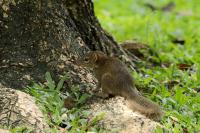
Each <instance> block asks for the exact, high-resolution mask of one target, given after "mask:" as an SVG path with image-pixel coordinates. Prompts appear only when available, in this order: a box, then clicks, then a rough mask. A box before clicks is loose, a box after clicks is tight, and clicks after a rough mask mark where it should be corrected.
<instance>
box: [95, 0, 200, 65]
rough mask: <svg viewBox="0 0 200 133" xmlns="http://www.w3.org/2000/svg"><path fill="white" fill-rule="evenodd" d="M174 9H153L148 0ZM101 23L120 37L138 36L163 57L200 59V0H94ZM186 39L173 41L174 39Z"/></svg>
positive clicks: (159, 6) (173, 60)
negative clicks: (171, 6) (176, 42)
mask: <svg viewBox="0 0 200 133" xmlns="http://www.w3.org/2000/svg"><path fill="white" fill-rule="evenodd" d="M170 2H173V4H174V7H173V9H172V10H171V11H161V10H156V11H154V12H153V11H152V10H151V9H150V8H149V7H148V6H146V4H147V3H148V4H151V5H154V6H155V7H158V8H162V7H164V6H166V5H167V4H168V3H170ZM94 7H95V12H96V15H97V17H98V19H99V20H100V23H101V24H102V26H103V27H104V29H106V30H107V31H109V32H110V33H111V34H112V35H113V36H114V37H115V39H116V40H117V41H119V42H121V41H125V40H132V39H137V40H139V41H140V42H145V43H147V44H149V45H151V46H152V47H153V49H154V50H156V51H157V52H158V53H160V54H159V56H160V58H161V60H163V61H172V62H182V63H183V62H192V63H197V62H200V58H199V56H200V40H199V38H200V0H173V1H169V0H95V1H94ZM175 38H177V39H181V40H184V41H185V44H184V45H174V44H173V43H172V41H171V40H172V39H175Z"/></svg>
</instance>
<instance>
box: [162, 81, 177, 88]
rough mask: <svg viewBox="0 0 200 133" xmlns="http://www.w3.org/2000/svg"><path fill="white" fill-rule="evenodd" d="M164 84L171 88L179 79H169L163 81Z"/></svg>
mask: <svg viewBox="0 0 200 133" xmlns="http://www.w3.org/2000/svg"><path fill="white" fill-rule="evenodd" d="M163 83H164V84H165V85H167V87H168V88H172V87H174V86H175V85H177V84H179V83H180V81H179V80H170V81H164V82H163Z"/></svg>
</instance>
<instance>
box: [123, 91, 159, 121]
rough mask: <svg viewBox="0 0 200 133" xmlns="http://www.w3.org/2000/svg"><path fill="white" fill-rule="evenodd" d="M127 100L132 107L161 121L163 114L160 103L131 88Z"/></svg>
mask: <svg viewBox="0 0 200 133" xmlns="http://www.w3.org/2000/svg"><path fill="white" fill-rule="evenodd" d="M127 100H128V103H129V107H130V108H131V109H133V110H137V111H139V112H141V113H143V114H145V115H146V116H147V117H149V118H151V119H154V120H156V121H159V120H160V119H161V117H162V115H163V112H162V110H161V108H160V107H159V105H157V104H156V103H154V102H153V101H151V100H149V99H147V98H145V97H144V96H142V95H140V94H139V93H138V92H137V91H136V90H133V89H131V91H130V93H129V95H128V97H127Z"/></svg>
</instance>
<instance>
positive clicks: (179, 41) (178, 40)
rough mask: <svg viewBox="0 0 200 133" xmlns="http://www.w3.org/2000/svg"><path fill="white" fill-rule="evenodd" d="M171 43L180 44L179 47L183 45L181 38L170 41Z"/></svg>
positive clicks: (183, 41)
mask: <svg viewBox="0 0 200 133" xmlns="http://www.w3.org/2000/svg"><path fill="white" fill-rule="evenodd" d="M172 42H173V43H175V44H180V45H184V44H185V40H184V39H181V38H175V39H172Z"/></svg>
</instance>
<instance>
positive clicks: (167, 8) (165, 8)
mask: <svg viewBox="0 0 200 133" xmlns="http://www.w3.org/2000/svg"><path fill="white" fill-rule="evenodd" d="M145 6H146V7H148V8H150V9H151V10H152V11H156V10H160V11H163V12H170V11H172V10H173V9H174V8H175V6H176V5H175V3H174V2H169V3H167V4H166V5H164V6H162V7H158V6H155V5H153V4H152V3H145Z"/></svg>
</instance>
